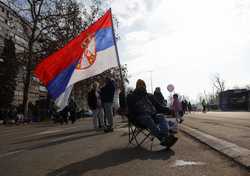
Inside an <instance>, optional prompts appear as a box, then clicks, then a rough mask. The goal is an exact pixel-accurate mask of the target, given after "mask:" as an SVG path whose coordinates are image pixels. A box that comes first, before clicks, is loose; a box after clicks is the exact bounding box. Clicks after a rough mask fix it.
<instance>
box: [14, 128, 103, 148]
mask: <svg viewBox="0 0 250 176" xmlns="http://www.w3.org/2000/svg"><path fill="white" fill-rule="evenodd" d="M98 135H105V133H93V134H87V135H81V136H76V137H68V138H66V139H59V140H54V141H51V142H48V143H43V144H38V145H35V146H32V147H23V148H19V149H15V150H14V151H16V150H36V149H41V148H46V147H50V146H54V145H59V144H63V143H67V142H72V141H76V140H80V139H84V138H89V137H93V136H98ZM9 152H13V151H9Z"/></svg>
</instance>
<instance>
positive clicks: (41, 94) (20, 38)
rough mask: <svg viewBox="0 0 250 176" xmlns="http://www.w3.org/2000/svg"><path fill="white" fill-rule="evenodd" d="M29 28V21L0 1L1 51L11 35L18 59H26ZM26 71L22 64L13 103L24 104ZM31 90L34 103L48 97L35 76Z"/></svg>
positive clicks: (30, 93)
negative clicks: (5, 40)
mask: <svg viewBox="0 0 250 176" xmlns="http://www.w3.org/2000/svg"><path fill="white" fill-rule="evenodd" d="M29 29H30V28H29V23H28V22H27V21H25V20H24V19H23V18H22V17H20V16H19V15H18V14H17V13H16V12H15V11H14V10H13V9H11V8H10V7H9V6H8V5H7V4H6V3H4V2H2V1H0V53H1V52H2V49H3V47H4V39H5V38H6V37H11V38H12V40H13V41H14V43H15V48H16V55H17V59H18V60H19V61H22V60H25V55H24V52H25V50H27V48H28V40H27V36H26V35H25V33H27V32H29ZM25 73H26V68H25V66H24V65H20V67H19V72H18V75H17V78H16V81H17V86H16V90H15V97H14V100H13V105H19V104H22V101H23V89H24V77H25ZM29 90H30V91H29V101H31V102H32V103H35V102H36V101H37V100H39V99H43V98H46V97H47V91H46V89H44V87H42V86H41V85H40V84H39V82H38V81H37V80H36V79H35V78H34V77H32V78H31V84H30V89H29Z"/></svg>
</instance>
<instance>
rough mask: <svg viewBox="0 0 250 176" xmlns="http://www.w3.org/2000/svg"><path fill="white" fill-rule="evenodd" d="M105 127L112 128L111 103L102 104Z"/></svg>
mask: <svg viewBox="0 0 250 176" xmlns="http://www.w3.org/2000/svg"><path fill="white" fill-rule="evenodd" d="M103 107H104V113H105V119H106V120H107V124H106V125H107V126H108V127H110V128H113V103H103Z"/></svg>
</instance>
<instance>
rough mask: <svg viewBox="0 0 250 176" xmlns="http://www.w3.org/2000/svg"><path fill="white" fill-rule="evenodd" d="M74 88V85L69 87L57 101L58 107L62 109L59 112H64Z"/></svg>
mask: <svg viewBox="0 0 250 176" xmlns="http://www.w3.org/2000/svg"><path fill="white" fill-rule="evenodd" d="M72 88H73V85H71V86H69V87H67V88H66V90H65V91H64V92H63V93H62V94H61V95H60V96H59V97H58V98H57V99H56V100H55V103H56V105H57V107H59V108H60V109H58V111H61V110H63V109H64V108H65V107H66V106H67V105H68V101H69V96H70V93H71V91H72Z"/></svg>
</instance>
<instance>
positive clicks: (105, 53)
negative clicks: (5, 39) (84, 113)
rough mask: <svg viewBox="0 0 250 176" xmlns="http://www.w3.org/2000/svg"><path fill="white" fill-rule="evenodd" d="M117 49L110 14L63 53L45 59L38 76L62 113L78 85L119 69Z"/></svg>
mask: <svg viewBox="0 0 250 176" xmlns="http://www.w3.org/2000/svg"><path fill="white" fill-rule="evenodd" d="M115 47H116V46H115V38H114V35H113V24H112V14H111V10H108V11H107V12H106V13H105V14H104V15H103V16H102V17H101V18H99V19H98V20H97V21H96V22H95V23H93V24H92V25H91V26H89V27H88V28H87V29H86V30H85V31H83V32H81V33H80V35H78V36H77V37H75V38H74V39H73V40H71V41H70V42H69V43H67V44H66V45H65V46H64V47H63V48H62V49H60V50H58V51H57V52H55V53H53V54H52V55H50V56H49V57H47V58H45V59H44V60H43V61H42V62H41V63H40V64H38V66H37V67H36V69H35V72H34V73H35V75H36V77H37V78H38V79H39V80H40V81H41V82H42V83H43V84H44V85H45V86H46V87H47V89H48V93H49V94H50V96H51V97H52V98H53V99H54V100H55V102H56V104H57V105H58V107H60V109H62V108H64V107H65V106H66V105H67V102H68V97H69V95H70V92H71V89H72V87H73V85H74V84H75V83H76V82H79V81H81V80H84V79H87V78H89V77H92V76H94V75H97V74H100V73H102V72H104V71H106V70H108V69H110V68H113V67H116V66H118V62H117V53H116V48H115Z"/></svg>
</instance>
